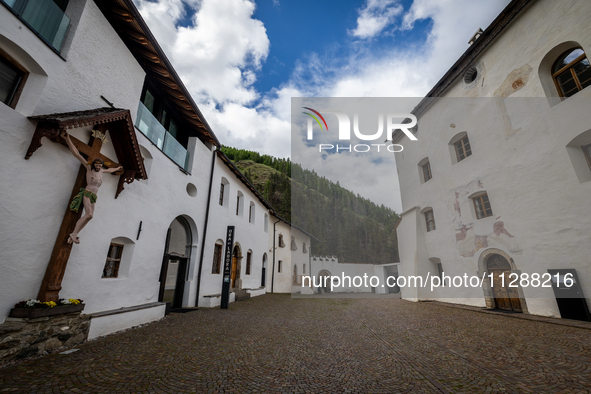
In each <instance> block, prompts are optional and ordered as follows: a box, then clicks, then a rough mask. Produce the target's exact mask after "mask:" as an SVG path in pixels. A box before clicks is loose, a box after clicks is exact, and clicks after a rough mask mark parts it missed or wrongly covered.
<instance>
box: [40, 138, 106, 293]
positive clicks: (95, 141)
mask: <svg viewBox="0 0 591 394" xmlns="http://www.w3.org/2000/svg"><path fill="white" fill-rule="evenodd" d="M75 145H76V148H77V149H78V150H79V151H80V154H82V155H84V156H87V157H88V160H89V161H91V160H94V159H95V158H97V157H99V158H102V159H103V160H105V161H110V162H112V163H113V162H114V160H111V159H109V158H107V157H105V156H103V155H102V154H101V153H100V151H101V146H102V145H103V142H102V141H101V140H100V139H99V138H94V137H91V138H90V142H89V143H88V145H84V144H82V143H80V141H79V140H75ZM82 145H84V146H82ZM85 186H86V167H84V166H83V165H80V170H78V176H77V177H76V181H75V182H74V188H73V189H72V194H71V195H70V199H69V200H68V206H67V207H66V213H65V214H64V219H63V220H62V225H61V227H60V229H59V232H58V235H57V239H56V240H55V245H54V246H53V251H52V252H51V258H50V259H49V263H48V264H47V269H46V270H45V276H44V277H43V282H41V288H40V289H39V295H38V296H37V298H38V299H39V300H40V301H42V302H46V301H55V302H57V300H58V299H59V292H60V290H61V289H62V279H63V278H64V274H65V272H66V265H67V264H68V259H69V258H70V252H71V251H72V246H73V244H69V243H68V237H69V236H70V233H72V232H73V231H74V227H75V226H76V222H77V221H78V219H80V217H81V216H82V210H83V208H82V207H80V209H79V210H78V212H74V211H71V210H70V205H69V203H70V202H71V201H72V199H73V198H74V196H76V194H78V192H79V191H80V189H83V188H84V187H85Z"/></svg>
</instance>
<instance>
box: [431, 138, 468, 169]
mask: <svg viewBox="0 0 591 394" xmlns="http://www.w3.org/2000/svg"><path fill="white" fill-rule="evenodd" d="M448 145H449V151H450V154H451V162H452V164H456V163H459V162H460V161H462V160H464V159H466V158H467V157H468V156H472V147H471V145H470V140H468V133H467V132H466V131H462V132H461V133H458V134H456V135H455V136H454V137H453V138H452V139H451V140H450V141H449V144H448ZM429 169H430V168H429Z"/></svg>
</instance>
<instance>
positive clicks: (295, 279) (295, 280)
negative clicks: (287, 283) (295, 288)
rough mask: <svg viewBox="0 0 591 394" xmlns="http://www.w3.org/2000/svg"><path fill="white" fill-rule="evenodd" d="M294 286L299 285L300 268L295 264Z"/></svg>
mask: <svg viewBox="0 0 591 394" xmlns="http://www.w3.org/2000/svg"><path fill="white" fill-rule="evenodd" d="M293 284H294V285H297V284H298V267H297V265H295V264H294V265H293Z"/></svg>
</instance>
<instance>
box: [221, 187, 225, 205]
mask: <svg viewBox="0 0 591 394" xmlns="http://www.w3.org/2000/svg"><path fill="white" fill-rule="evenodd" d="M224 186H225V185H224V184H223V183H222V184H221V186H220V205H224Z"/></svg>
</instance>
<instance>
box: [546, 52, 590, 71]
mask: <svg viewBox="0 0 591 394" xmlns="http://www.w3.org/2000/svg"><path fill="white" fill-rule="evenodd" d="M583 53H584V52H583V50H582V49H580V48H578V49H575V50H573V51H571V52H567V53H566V54H564V55H562V57H561V58H560V60H558V61H557V62H556V64H555V65H554V68H553V69H552V73H553V74H554V73H555V72H557V71H558V70H560V69H561V68H563V67H565V66H566V65H568V64H569V63H570V62H572V61H573V60H575V59H576V58H578V57H579V56H581V55H582V54H583Z"/></svg>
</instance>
